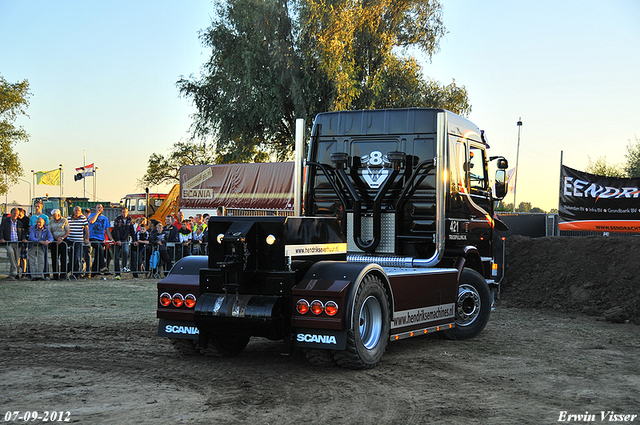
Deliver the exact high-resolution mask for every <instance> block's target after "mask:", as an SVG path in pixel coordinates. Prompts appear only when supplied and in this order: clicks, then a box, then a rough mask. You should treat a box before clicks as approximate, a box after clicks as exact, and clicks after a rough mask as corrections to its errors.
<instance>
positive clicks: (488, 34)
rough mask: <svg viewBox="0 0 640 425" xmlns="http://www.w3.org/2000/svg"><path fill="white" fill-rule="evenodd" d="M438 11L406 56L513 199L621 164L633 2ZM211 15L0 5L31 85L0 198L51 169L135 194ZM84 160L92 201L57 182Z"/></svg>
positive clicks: (12, 55)
mask: <svg viewBox="0 0 640 425" xmlns="http://www.w3.org/2000/svg"><path fill="white" fill-rule="evenodd" d="M442 4H443V21H444V24H445V26H446V27H447V31H448V33H447V34H446V35H445V36H444V37H443V38H442V40H441V41H440V51H439V52H438V53H437V54H436V55H435V56H434V57H433V58H431V59H429V58H427V57H419V60H420V61H421V62H422V63H423V67H424V73H425V76H427V77H429V78H432V79H434V80H437V81H439V82H441V83H443V84H449V83H450V82H451V81H452V80H453V79H455V81H456V84H457V85H460V86H465V87H466V89H467V90H468V94H469V100H470V103H471V106H472V111H471V114H470V115H469V117H468V118H469V119H470V120H471V121H473V122H474V123H475V124H476V125H478V126H479V127H480V128H481V129H483V130H485V133H486V135H487V138H488V141H489V144H490V145H491V149H490V154H491V155H504V156H505V157H506V158H507V159H508V160H509V163H510V168H511V167H513V166H515V164H516V160H517V162H518V166H519V175H518V178H517V187H516V197H517V198H516V204H519V203H520V202H531V204H532V205H533V206H535V207H539V208H542V209H543V210H546V211H549V210H551V209H553V208H557V206H558V191H559V174H560V163H561V155H562V163H564V164H565V165H567V166H570V167H572V168H576V169H580V170H584V168H585V167H586V166H587V165H588V163H589V159H591V160H593V161H595V160H596V159H597V158H599V157H606V160H607V162H609V163H613V164H619V163H623V162H624V161H625V158H624V154H625V152H626V146H627V145H628V144H629V143H630V142H631V141H634V142H635V138H636V137H639V138H640V25H638V22H640V2H638V1H637V0H611V1H608V2H595V1H576V0H562V1H557V0H554V1H549V0H539V1H537V2H514V1H495V0H486V1H474V0H455V1H453V0H451V1H446V0H445V1H442ZM213 8H214V3H212V2H211V1H209V0H189V1H177V0H153V1H152V0H138V1H130V0H127V1H122V0H110V1H109V2H98V1H86V0H83V1H71V0H58V1H55V2H51V1H45V0H39V1H34V0H21V1H16V0H0V75H2V76H3V77H4V78H5V79H6V80H7V81H8V82H17V81H22V80H23V79H28V80H29V83H30V89H31V93H32V96H31V98H30V106H29V108H28V115H29V117H28V118H27V117H22V118H20V119H19V120H18V124H19V125H22V126H23V127H24V129H25V130H26V131H27V132H28V133H29V134H30V141H29V142H28V143H20V144H18V145H16V148H15V150H16V152H17V153H18V155H19V156H20V160H21V162H22V166H23V169H24V171H25V174H24V176H23V177H22V180H20V181H19V184H17V185H15V186H13V187H12V188H11V190H10V191H9V194H8V195H7V199H8V201H9V202H10V203H11V202H12V201H13V200H17V201H18V202H19V203H24V204H26V203H27V200H28V197H29V193H30V190H31V194H32V196H44V195H45V194H46V193H48V194H49V195H51V196H59V195H60V188H59V187H58V186H44V185H33V183H32V182H33V177H32V173H31V170H34V171H47V170H52V169H56V168H58V167H59V164H62V165H63V168H64V181H63V188H62V190H63V195H64V196H84V195H86V196H87V197H89V198H92V197H93V196H94V195H95V196H96V197H97V199H99V200H102V201H111V202H118V201H119V200H120V199H121V198H122V197H124V196H125V195H126V194H127V193H136V192H140V191H141V189H140V188H139V186H138V181H139V180H140V179H141V178H142V176H143V175H144V173H145V171H146V167H147V162H148V159H149V156H150V155H151V154H152V153H159V154H166V153H168V151H169V149H170V148H171V146H172V145H173V144H174V143H175V142H178V141H184V140H188V139H189V128H190V125H191V122H192V120H191V117H190V115H191V114H192V113H193V112H194V111H195V110H194V108H193V106H192V105H191V103H190V101H189V100H188V99H185V98H181V97H180V96H179V93H178V90H177V88H176V85H175V83H176V81H178V79H179V78H180V77H181V76H186V77H188V76H190V75H192V74H193V75H199V73H200V69H201V66H202V64H204V62H206V60H207V59H208V57H209V52H208V51H207V49H205V48H204V47H203V46H202V44H201V42H200V40H199V38H198V35H199V32H200V31H201V30H204V29H206V28H207V27H208V26H209V24H210V22H211V17H212V16H213ZM519 119H521V120H522V127H521V128H520V149H519V155H517V145H518V126H517V125H516V123H517V122H518V120H519ZM85 158H86V162H85ZM85 163H86V164H90V163H94V164H95V165H96V166H97V167H98V172H97V177H96V179H95V186H96V193H95V194H94V192H93V184H94V179H93V178H88V179H86V182H85V183H86V192H85V186H84V185H83V182H82V181H80V182H74V180H73V175H74V174H75V168H77V167H80V166H82V165H84V164H85ZM28 182H29V183H31V187H30V184H29V183H28ZM168 189H169V187H167V186H156V187H151V188H150V191H151V192H165V191H168ZM2 202H4V199H3V200H2ZM505 202H506V203H510V202H513V195H508V196H507V198H505Z"/></svg>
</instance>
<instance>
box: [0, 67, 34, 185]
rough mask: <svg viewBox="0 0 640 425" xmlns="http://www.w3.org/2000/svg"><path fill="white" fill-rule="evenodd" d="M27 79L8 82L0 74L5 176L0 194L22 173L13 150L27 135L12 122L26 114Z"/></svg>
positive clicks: (1, 159) (0, 131)
mask: <svg viewBox="0 0 640 425" xmlns="http://www.w3.org/2000/svg"><path fill="white" fill-rule="evenodd" d="M29 96H30V93H29V81H28V80H23V81H20V82H17V83H13V84H12V83H8V82H7V81H6V80H5V79H4V77H2V76H1V75H0V148H1V150H0V171H1V172H2V173H3V174H5V176H4V177H5V178H3V179H2V181H0V194H5V193H7V192H8V190H9V186H11V185H12V184H16V183H17V182H18V177H19V176H21V175H22V165H21V163H20V158H18V155H17V154H16V153H15V152H14V151H13V147H14V146H15V144H16V143H18V142H28V141H29V135H28V134H27V132H26V131H25V130H24V129H23V128H22V127H16V126H15V124H14V122H15V120H16V119H17V118H18V117H19V116H20V115H25V116H27V113H26V110H27V107H28V106H29Z"/></svg>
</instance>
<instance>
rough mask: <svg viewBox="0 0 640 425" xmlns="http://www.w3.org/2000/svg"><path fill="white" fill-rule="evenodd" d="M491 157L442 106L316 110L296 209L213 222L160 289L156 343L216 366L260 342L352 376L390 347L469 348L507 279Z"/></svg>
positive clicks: (471, 128) (501, 188)
mask: <svg viewBox="0 0 640 425" xmlns="http://www.w3.org/2000/svg"><path fill="white" fill-rule="evenodd" d="M487 148H488V144H487V143H486V141H485V139H484V135H483V132H481V131H480V130H479V129H478V128H477V127H476V126H475V125H474V124H472V123H471V122H469V121H468V120H466V119H464V118H462V117H460V116H458V115H455V114H453V113H451V112H449V111H446V110H442V109H413V108H412V109H390V110H365V111H343V112H328V113H322V114H319V115H318V116H317V117H316V119H315V122H314V126H313V132H312V135H311V138H310V142H309V145H308V156H307V160H306V164H305V165H306V168H305V171H304V190H303V197H302V198H303V201H302V203H303V208H302V211H303V213H302V214H300V215H298V216H291V217H212V218H211V219H210V221H209V230H208V234H209V253H208V256H206V257H205V256H202V257H195V256H194V257H187V258H185V259H183V260H181V261H180V262H178V263H177V264H176V265H175V266H174V269H173V270H172V272H171V273H170V274H169V275H168V276H167V277H166V278H165V279H164V280H162V281H161V282H159V283H158V293H159V301H158V313H157V315H158V318H159V319H160V326H159V335H160V336H163V337H169V338H171V339H172V340H173V342H174V344H175V345H176V346H177V347H178V348H180V349H182V350H185V351H199V352H202V353H206V354H211V355H219V356H231V355H237V354H239V353H240V352H241V351H242V350H243V349H244V347H245V346H246V345H247V343H248V342H249V339H250V337H252V336H259V337H265V338H269V339H273V340H282V341H284V342H285V344H286V346H287V348H288V349H294V348H295V347H302V348H303V349H304V351H305V353H306V355H307V358H308V359H309V360H310V361H311V362H312V363H314V364H333V363H337V364H338V365H340V366H343V367H349V368H356V369H364V368H370V367H374V366H375V365H376V364H378V363H379V362H380V360H381V358H382V356H383V353H384V351H385V348H386V346H387V343H388V342H389V341H394V340H399V339H403V338H408V337H413V336H417V335H423V334H427V333H433V332H441V333H442V334H443V336H445V337H447V338H451V339H467V338H473V337H474V336H476V335H478V334H479V333H480V332H481V331H482V330H483V329H484V327H485V325H486V323H487V321H488V320H489V315H490V312H491V308H492V303H493V300H494V299H495V297H496V294H498V293H499V282H500V280H501V278H502V273H503V267H502V264H500V261H498V260H499V259H498V260H497V259H496V258H494V254H493V252H494V250H493V248H494V245H495V244H496V240H497V239H498V238H497V237H496V236H495V235H494V232H495V230H496V229H499V228H500V226H501V225H502V224H501V223H500V222H499V221H498V219H497V218H496V217H495V216H494V211H493V205H494V202H495V201H497V200H499V199H502V198H503V197H504V196H505V190H506V185H505V174H506V173H505V170H506V168H507V161H506V160H505V159H504V158H503V157H491V158H490V157H489V156H488V155H487ZM491 161H495V168H497V171H496V174H495V181H494V184H493V187H492V186H491V184H490V178H489V164H490V162H491ZM301 174H302V173H301Z"/></svg>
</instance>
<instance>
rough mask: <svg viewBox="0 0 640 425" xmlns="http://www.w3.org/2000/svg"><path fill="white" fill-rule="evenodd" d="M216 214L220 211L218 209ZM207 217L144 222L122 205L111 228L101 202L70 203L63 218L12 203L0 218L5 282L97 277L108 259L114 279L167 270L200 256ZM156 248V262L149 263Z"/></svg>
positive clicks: (205, 238)
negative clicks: (28, 211)
mask: <svg viewBox="0 0 640 425" xmlns="http://www.w3.org/2000/svg"><path fill="white" fill-rule="evenodd" d="M216 214H218V215H222V211H221V209H219V210H217V211H216ZM208 221H209V215H208V214H197V215H196V216H195V217H188V218H185V217H184V214H183V213H182V212H178V214H177V216H176V217H174V216H173V215H168V216H167V217H166V219H165V223H160V222H158V221H156V220H150V221H149V222H148V221H147V219H146V218H144V217H140V218H136V219H133V218H132V217H130V216H129V210H128V209H127V208H122V210H121V214H120V215H118V216H117V217H116V218H115V220H114V221H113V226H111V224H110V222H109V219H108V218H107V217H106V216H105V215H104V208H103V206H102V205H101V204H97V205H96V206H95V208H94V211H92V210H91V209H89V208H87V209H85V210H84V211H83V210H82V208H81V207H79V206H76V207H74V208H73V214H72V215H70V216H69V217H63V216H62V214H61V211H60V210H58V209H55V210H52V211H51V216H50V217H49V216H48V215H47V214H45V213H44V212H43V211H42V201H40V200H38V201H36V203H35V204H34V212H33V214H32V215H31V216H30V217H28V216H27V215H26V211H25V210H24V209H22V208H18V207H15V208H12V209H11V213H10V214H8V215H3V216H2V222H1V225H0V244H1V245H4V246H5V247H6V251H7V257H8V260H9V261H8V263H9V267H8V268H9V270H8V275H9V276H8V278H9V279H10V280H15V279H27V278H30V279H32V280H50V279H51V278H53V279H54V280H58V279H66V278H71V277H74V278H76V279H82V278H91V277H95V276H102V275H104V274H107V273H109V265H110V262H111V259H113V263H114V268H113V274H114V275H115V278H116V279H120V278H121V274H122V273H131V274H132V276H133V277H134V278H137V277H138V276H139V275H141V274H145V273H146V274H149V275H151V274H154V275H156V274H161V273H168V271H169V270H171V267H172V266H173V264H175V262H176V261H178V260H180V259H181V258H183V257H186V256H189V255H205V254H206V253H207V252H206V244H207V241H208V231H207V224H208ZM156 251H157V252H158V254H156V255H159V258H160V261H159V263H156V262H154V261H152V258H153V257H154V256H153V255H152V254H153V253H154V252H156ZM49 264H50V265H51V270H49ZM161 270H162V271H161Z"/></svg>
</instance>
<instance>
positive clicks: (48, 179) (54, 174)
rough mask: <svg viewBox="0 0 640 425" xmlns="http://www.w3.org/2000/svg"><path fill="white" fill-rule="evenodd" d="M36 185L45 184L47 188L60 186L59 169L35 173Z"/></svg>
mask: <svg viewBox="0 0 640 425" xmlns="http://www.w3.org/2000/svg"><path fill="white" fill-rule="evenodd" d="M35 174H36V182H37V183H36V184H45V185H48V186H60V169H59V168H56V169H55V170H51V171H36V173H35Z"/></svg>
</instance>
